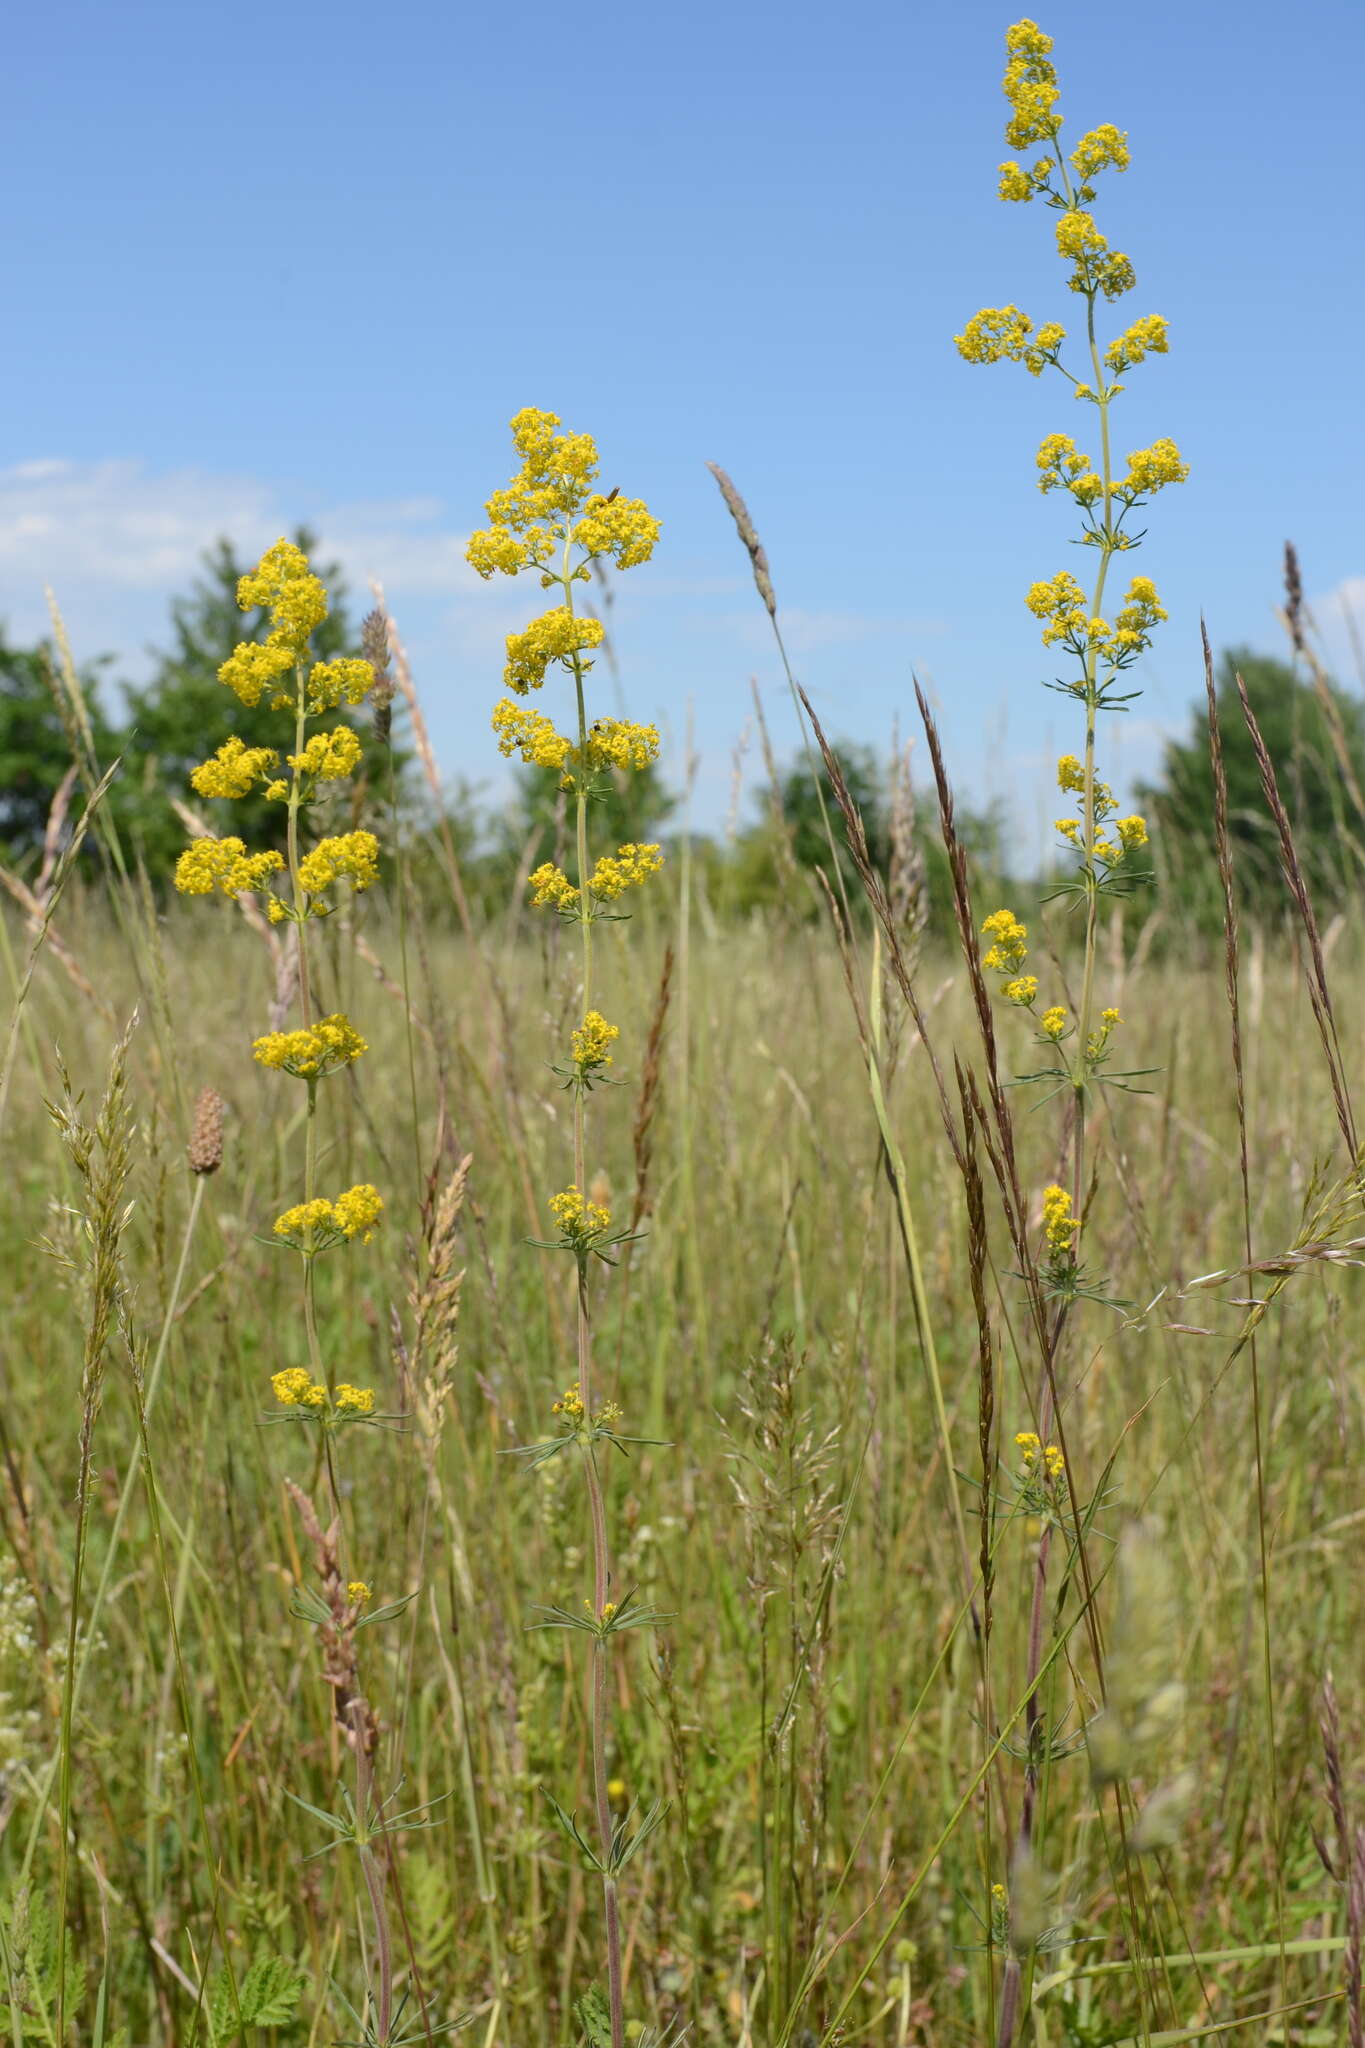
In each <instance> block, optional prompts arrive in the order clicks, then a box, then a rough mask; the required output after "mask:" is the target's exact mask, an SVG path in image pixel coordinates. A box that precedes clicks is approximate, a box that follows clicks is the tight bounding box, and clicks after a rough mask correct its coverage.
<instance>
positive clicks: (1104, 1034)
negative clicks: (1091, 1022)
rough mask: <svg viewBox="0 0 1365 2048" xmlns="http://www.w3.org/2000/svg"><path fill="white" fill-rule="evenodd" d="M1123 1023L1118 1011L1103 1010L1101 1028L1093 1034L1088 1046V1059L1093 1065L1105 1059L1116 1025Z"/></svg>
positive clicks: (1086, 1049)
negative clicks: (1106, 1049)
mask: <svg viewBox="0 0 1365 2048" xmlns="http://www.w3.org/2000/svg"><path fill="white" fill-rule="evenodd" d="M1122 1021H1123V1020H1122V1018H1121V1017H1120V1016H1119V1013H1118V1011H1117V1010H1101V1012H1100V1028H1099V1030H1098V1031H1092V1032H1091V1034H1090V1037H1089V1040H1088V1042H1087V1044H1086V1048H1085V1051H1086V1058H1087V1059H1089V1060H1090V1061H1091V1062H1092V1063H1093V1062H1095V1061H1098V1060H1100V1059H1101V1058H1102V1057H1103V1055H1104V1051H1105V1048H1106V1046H1107V1045H1108V1044H1109V1040H1110V1038H1111V1037H1112V1036H1113V1033H1114V1027H1115V1025H1117V1024H1121V1023H1122Z"/></svg>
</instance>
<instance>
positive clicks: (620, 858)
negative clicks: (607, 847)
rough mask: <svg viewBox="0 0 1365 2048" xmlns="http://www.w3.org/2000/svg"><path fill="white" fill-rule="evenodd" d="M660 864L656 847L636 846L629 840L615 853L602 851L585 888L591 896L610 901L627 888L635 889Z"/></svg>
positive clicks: (661, 856)
mask: <svg viewBox="0 0 1365 2048" xmlns="http://www.w3.org/2000/svg"><path fill="white" fill-rule="evenodd" d="M663 864H664V857H663V854H662V853H661V852H660V850H659V848H658V847H657V846H637V845H636V844H635V843H634V841H633V840H631V841H629V842H628V843H627V844H626V845H625V846H618V847H617V849H616V851H615V853H604V854H601V855H600V856H599V857H598V860H597V864H596V866H595V867H594V868H593V871H592V873H591V874H590V875H589V877H588V887H589V889H591V891H592V893H593V895H594V896H600V897H602V898H603V899H604V901H607V902H611V901H613V900H614V899H615V898H616V897H617V896H620V895H621V894H622V893H623V892H624V891H625V890H627V889H634V888H638V887H639V885H640V884H641V883H642V882H645V881H647V880H648V879H649V877H650V876H651V875H653V874H657V873H658V871H659V869H660V868H661V867H662V866H663Z"/></svg>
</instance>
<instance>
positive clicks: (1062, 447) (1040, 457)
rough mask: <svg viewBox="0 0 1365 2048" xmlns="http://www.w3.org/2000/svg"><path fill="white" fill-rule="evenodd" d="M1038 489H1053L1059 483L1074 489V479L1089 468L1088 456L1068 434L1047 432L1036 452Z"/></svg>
mask: <svg viewBox="0 0 1365 2048" xmlns="http://www.w3.org/2000/svg"><path fill="white" fill-rule="evenodd" d="M1036 459H1037V464H1038V468H1039V469H1040V470H1041V471H1042V475H1041V476H1040V477H1039V479H1038V488H1039V490H1040V491H1055V490H1056V489H1057V487H1058V486H1059V485H1061V486H1062V487H1063V488H1065V489H1067V490H1074V489H1075V479H1076V478H1078V477H1080V476H1082V475H1083V474H1084V472H1086V471H1087V470H1088V469H1089V468H1090V457H1089V456H1088V455H1082V453H1081V452H1080V450H1079V449H1078V448H1077V446H1076V443H1075V442H1074V441H1073V440H1072V438H1071V436H1070V434H1049V435H1048V436H1047V439H1046V440H1045V441H1044V442H1043V444H1042V446H1041V447H1040V448H1039V450H1038V454H1037V458H1036Z"/></svg>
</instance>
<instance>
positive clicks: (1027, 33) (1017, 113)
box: [1004, 21, 1062, 149]
mask: <svg viewBox="0 0 1365 2048" xmlns="http://www.w3.org/2000/svg"><path fill="white" fill-rule="evenodd" d="M1005 48H1006V51H1007V53H1008V57H1009V61H1008V63H1007V64H1006V66H1005V78H1004V93H1005V98H1006V99H1007V100H1008V101H1009V103H1010V108H1011V116H1010V120H1009V123H1008V125H1007V127H1006V129H1005V140H1006V141H1007V142H1008V143H1009V144H1010V146H1011V148H1013V149H1027V148H1028V146H1029V144H1030V143H1031V142H1041V141H1042V140H1043V139H1044V138H1045V137H1047V136H1050V135H1054V134H1055V133H1056V131H1057V129H1058V128H1060V126H1061V123H1062V117H1061V115H1060V114H1058V113H1056V112H1055V111H1054V110H1055V108H1056V105H1057V98H1058V91H1057V73H1056V71H1055V70H1054V68H1053V66H1052V65H1051V64H1050V63H1049V61H1048V54H1047V53H1048V51H1049V50H1050V49H1051V48H1052V38H1051V36H1048V35H1044V33H1043V31H1042V30H1041V29H1040V28H1039V27H1038V24H1037V23H1036V22H1033V21H1017V22H1015V23H1014V25H1013V27H1011V28H1009V29H1007V30H1006V31H1005Z"/></svg>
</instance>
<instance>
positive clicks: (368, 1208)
mask: <svg viewBox="0 0 1365 2048" xmlns="http://www.w3.org/2000/svg"><path fill="white" fill-rule="evenodd" d="M333 1209H334V1212H335V1215H336V1226H337V1229H338V1230H339V1231H340V1232H341V1234H342V1236H343V1237H358V1238H359V1239H360V1242H361V1243H362V1244H368V1243H369V1242H370V1239H371V1238H372V1237H373V1236H374V1226H375V1224H376V1223H378V1221H379V1218H380V1216H381V1215H382V1213H383V1209H384V1202H383V1198H382V1197H381V1195H380V1193H379V1190H378V1188H373V1187H371V1186H370V1185H369V1184H368V1182H367V1183H364V1184H362V1185H360V1186H358V1187H353V1188H348V1189H347V1190H346V1192H345V1194H344V1195H338V1196H337V1198H336V1201H335V1203H334V1204H333Z"/></svg>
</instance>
